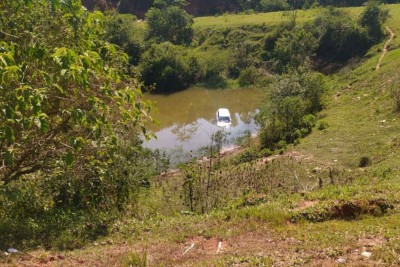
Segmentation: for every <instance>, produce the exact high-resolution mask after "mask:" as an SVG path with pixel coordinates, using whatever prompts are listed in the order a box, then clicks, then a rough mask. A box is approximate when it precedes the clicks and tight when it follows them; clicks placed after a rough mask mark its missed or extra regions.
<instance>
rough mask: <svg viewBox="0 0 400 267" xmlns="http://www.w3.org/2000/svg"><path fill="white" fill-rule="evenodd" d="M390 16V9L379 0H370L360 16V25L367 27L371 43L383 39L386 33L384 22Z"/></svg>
mask: <svg viewBox="0 0 400 267" xmlns="http://www.w3.org/2000/svg"><path fill="white" fill-rule="evenodd" d="M388 18H389V10H388V9H386V8H383V7H382V6H381V5H380V2H379V1H377V0H369V1H368V4H367V6H366V7H365V9H364V11H363V12H362V14H361V16H360V25H361V26H362V27H365V28H367V31H368V36H369V38H370V40H371V43H373V44H375V43H377V42H379V41H380V40H382V37H383V36H384V35H385V32H384V29H383V24H384V23H385V22H386V21H387V20H388Z"/></svg>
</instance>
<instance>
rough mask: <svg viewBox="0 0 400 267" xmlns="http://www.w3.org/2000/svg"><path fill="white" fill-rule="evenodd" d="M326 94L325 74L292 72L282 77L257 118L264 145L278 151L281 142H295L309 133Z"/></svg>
mask: <svg viewBox="0 0 400 267" xmlns="http://www.w3.org/2000/svg"><path fill="white" fill-rule="evenodd" d="M324 92H325V84H324V81H323V79H322V77H321V75H314V74H310V73H298V72H291V73H289V74H285V75H282V76H280V77H279V78H278V80H277V81H276V82H275V83H274V84H273V85H272V86H271V89H270V91H269V99H268V100H267V102H266V103H265V105H264V107H263V108H261V110H260V113H259V114H258V117H257V122H258V123H259V124H260V126H261V130H260V139H261V144H262V145H263V146H264V147H266V148H269V149H276V148H280V146H281V145H280V144H279V143H280V141H283V142H284V143H294V142H296V140H297V139H299V138H301V137H304V136H306V135H307V134H309V133H310V132H311V129H312V127H314V125H315V121H316V119H315V116H314V114H315V113H316V112H318V111H320V110H321V109H322V107H323V102H322V100H323V99H322V96H323V94H324Z"/></svg>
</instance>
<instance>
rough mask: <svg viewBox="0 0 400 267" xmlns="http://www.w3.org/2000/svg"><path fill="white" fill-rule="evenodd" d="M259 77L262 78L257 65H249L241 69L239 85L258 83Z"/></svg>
mask: <svg viewBox="0 0 400 267" xmlns="http://www.w3.org/2000/svg"><path fill="white" fill-rule="evenodd" d="M259 79H260V74H259V72H258V70H257V69H256V68H255V67H249V68H246V69H244V70H242V71H240V75H239V78H238V81H239V85H240V86H242V87H244V86H249V85H253V84H256V83H257V81H258V80H259Z"/></svg>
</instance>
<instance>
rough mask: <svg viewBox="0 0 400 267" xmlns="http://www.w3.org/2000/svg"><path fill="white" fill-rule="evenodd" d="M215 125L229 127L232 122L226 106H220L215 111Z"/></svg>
mask: <svg viewBox="0 0 400 267" xmlns="http://www.w3.org/2000/svg"><path fill="white" fill-rule="evenodd" d="M216 117H217V126H219V127H229V126H230V125H231V123H232V120H231V114H230V113H229V110H228V109H227V108H220V109H218V110H217V113H216Z"/></svg>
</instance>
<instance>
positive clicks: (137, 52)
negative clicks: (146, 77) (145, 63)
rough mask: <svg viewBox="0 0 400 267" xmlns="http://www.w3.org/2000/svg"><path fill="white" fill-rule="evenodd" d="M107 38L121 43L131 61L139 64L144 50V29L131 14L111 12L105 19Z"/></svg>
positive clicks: (112, 41) (118, 43)
mask: <svg viewBox="0 0 400 267" xmlns="http://www.w3.org/2000/svg"><path fill="white" fill-rule="evenodd" d="M105 30H106V39H107V40H108V41H109V42H111V43H113V44H116V45H119V46H120V47H121V48H122V49H123V50H124V51H125V53H127V54H128V55H129V62H130V63H131V64H133V65H137V64H138V63H139V60H140V56H141V54H142V53H143V50H144V30H142V29H141V27H139V26H138V22H136V17H135V16H133V15H131V14H116V13H115V14H111V15H110V16H108V17H106V21H105Z"/></svg>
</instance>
